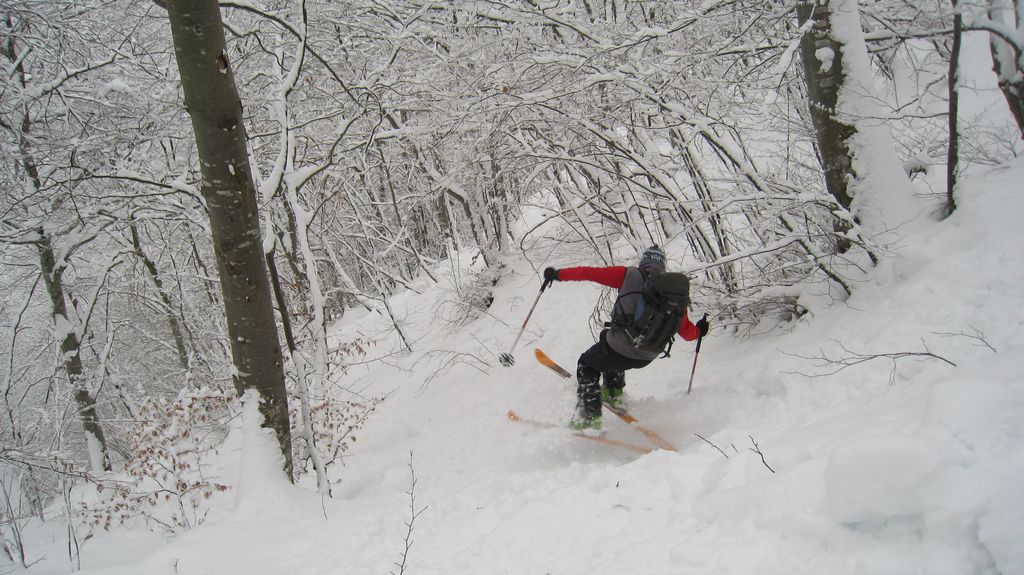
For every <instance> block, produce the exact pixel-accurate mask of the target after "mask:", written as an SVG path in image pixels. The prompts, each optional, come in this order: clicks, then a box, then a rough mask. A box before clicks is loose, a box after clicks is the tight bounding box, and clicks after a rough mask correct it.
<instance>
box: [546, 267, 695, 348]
mask: <svg viewBox="0 0 1024 575" xmlns="http://www.w3.org/2000/svg"><path fill="white" fill-rule="evenodd" d="M625 278H626V268H625V266H610V267H606V268H590V267H578V268H562V269H560V270H558V279H559V280H560V281H569V282H579V281H589V282H594V283H598V284H601V285H603V286H606V287H610V288H613V289H619V288H621V287H622V281H623V280H624V279H625ZM678 333H679V337H681V338H683V339H685V340H686V341H693V340H695V339H697V336H699V335H700V330H698V329H697V326H695V325H693V322H691V321H690V318H689V317H687V316H686V315H683V321H682V322H680V324H679V332H678Z"/></svg>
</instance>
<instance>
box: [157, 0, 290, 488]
mask: <svg viewBox="0 0 1024 575" xmlns="http://www.w3.org/2000/svg"><path fill="white" fill-rule="evenodd" d="M166 4H167V11H168V14H169V17H170V24H171V35H172V37H173V39H174V52H175V57H176V59H177V63H178V72H179V74H180V75H181V85H182V89H183V91H184V94H185V106H186V108H187V109H188V112H189V114H190V115H191V117H192V127H193V129H194V131H195V136H196V146H197V149H198V153H199V165H200V170H201V172H202V192H203V197H204V198H205V199H206V203H207V208H208V211H209V215H210V231H211V234H212V236H213V247H214V254H215V255H216V258H217V269H218V271H219V272H220V280H221V293H222V294H223V297H224V311H225V315H226V316H227V324H228V338H229V339H230V342H231V354H232V358H233V362H234V368H235V373H234V374H233V380H234V383H235V388H236V390H237V391H238V393H239V394H241V393H243V392H244V391H246V390H248V389H255V390H256V391H258V392H259V394H260V396H261V398H262V400H263V401H262V403H261V404H260V411H261V412H262V414H263V417H264V420H265V423H264V425H266V426H267V427H269V428H270V429H272V430H273V431H274V433H275V434H276V435H277V440H278V444H279V448H280V451H281V455H282V456H283V458H284V470H285V472H286V473H287V475H288V477H289V478H290V477H291V476H292V460H291V432H290V429H289V424H288V403H287V392H286V390H285V380H284V369H283V365H282V359H281V346H280V342H279V340H278V334H277V326H276V323H275V321H274V308H273V304H272V301H271V294H270V282H269V281H268V280H267V267H266V260H265V259H264V255H263V249H262V241H261V238H260V222H259V216H258V214H257V195H256V188H255V184H254V183H253V179H252V171H251V169H250V166H249V156H248V151H247V150H246V134H245V127H244V125H243V123H242V104H241V101H240V99H239V96H238V90H237V88H236V86H235V81H234V76H233V74H232V73H231V67H230V65H229V63H228V59H227V55H226V54H225V46H224V27H223V24H222V23H221V16H220V9H219V6H218V4H217V0H170V1H168V2H167V3H166Z"/></svg>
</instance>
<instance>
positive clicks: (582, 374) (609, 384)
mask: <svg viewBox="0 0 1024 575" xmlns="http://www.w3.org/2000/svg"><path fill="white" fill-rule="evenodd" d="M607 335H608V330H604V331H602V332H601V338H600V339H599V340H598V341H597V343H595V344H594V345H593V346H591V347H590V349H588V350H587V351H585V352H583V355H581V356H580V359H579V361H578V362H577V363H576V397H577V401H578V409H579V414H580V416H582V417H594V416H598V415H601V376H602V375H603V376H604V386H605V387H606V388H608V389H622V388H623V387H624V386H625V385H626V378H625V373H624V372H625V371H626V370H627V369H638V368H641V367H644V366H646V365H647V364H649V363H651V361H653V360H650V359H634V358H632V357H626V356H624V355H622V354H620V353H619V352H617V351H615V350H614V349H612V348H611V347H610V346H609V345H608V340H607Z"/></svg>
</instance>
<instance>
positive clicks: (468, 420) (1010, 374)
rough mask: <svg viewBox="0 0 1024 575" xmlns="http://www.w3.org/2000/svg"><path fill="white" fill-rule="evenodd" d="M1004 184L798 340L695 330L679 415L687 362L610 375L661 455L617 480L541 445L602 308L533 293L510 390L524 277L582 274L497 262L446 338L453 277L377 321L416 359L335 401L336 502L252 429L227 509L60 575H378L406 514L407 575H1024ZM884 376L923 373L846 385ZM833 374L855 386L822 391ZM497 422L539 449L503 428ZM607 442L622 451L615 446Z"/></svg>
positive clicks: (382, 370) (535, 263)
mask: <svg viewBox="0 0 1024 575" xmlns="http://www.w3.org/2000/svg"><path fill="white" fill-rule="evenodd" d="M1021 180H1024V162H1017V163H1016V164H1014V165H1012V166H1011V167H1008V168H1001V169H998V170H995V171H994V172H992V173H991V174H990V175H988V176H987V177H985V178H982V179H975V180H973V181H972V182H970V183H969V184H968V185H967V186H966V187H965V189H964V190H963V191H962V193H961V201H960V209H959V210H958V211H957V212H956V213H955V214H954V215H953V216H952V217H951V218H950V219H948V220H946V221H944V222H941V223H932V224H928V225H925V226H923V227H922V229H921V230H920V231H918V232H916V233H915V235H914V236H912V237H909V238H907V243H906V245H905V246H903V247H902V248H901V250H900V258H899V259H896V260H894V261H891V262H889V263H888V264H886V266H884V267H883V268H882V269H881V270H880V271H879V272H878V273H877V274H876V275H874V276H872V277H873V278H874V279H873V280H872V282H871V283H867V284H864V285H861V286H858V289H857V291H856V294H855V295H854V297H852V298H851V299H850V300H849V301H848V302H846V303H845V304H838V303H830V302H829V301H828V300H827V299H826V298H820V297H819V298H816V299H814V298H809V299H808V302H807V303H808V305H809V306H810V307H811V308H812V313H811V314H809V315H808V316H805V317H804V318H802V319H801V320H799V321H797V322H795V323H792V324H788V325H782V326H778V327H776V328H775V329H771V330H762V331H759V332H757V333H748V334H745V335H744V336H743V337H740V335H738V334H734V333H726V332H725V330H723V329H721V327H720V326H717V325H716V326H714V329H713V330H712V332H711V334H710V336H709V337H708V338H707V339H706V340H705V343H704V346H703V349H702V351H701V356H700V361H699V365H698V368H697V376H696V381H695V384H694V390H693V392H692V393H691V394H690V395H686V393H685V391H686V383H687V378H688V376H689V370H690V366H691V362H692V360H693V356H692V344H686V343H684V342H679V343H677V345H676V346H675V349H674V353H673V356H672V357H671V358H669V359H662V360H658V361H656V362H655V363H654V364H652V365H651V366H650V367H648V368H646V369H644V370H641V371H633V372H629V373H628V375H627V381H628V384H627V394H628V400H629V403H630V406H631V410H632V412H633V413H634V414H635V415H636V416H637V417H639V418H640V419H641V420H642V421H643V422H644V423H645V424H647V425H649V426H650V427H652V428H654V429H656V430H658V431H659V432H661V433H662V435H664V436H665V437H666V438H667V439H668V440H670V441H672V442H673V443H675V444H676V445H677V446H678V452H667V451H656V452H654V453H650V454H648V455H638V454H637V453H634V452H632V451H628V450H625V449H621V448H617V447H610V446H606V445H599V444H596V443H592V442H587V441H582V440H580V439H577V438H574V437H573V436H572V435H571V434H570V433H569V432H568V431H567V430H564V429H563V428H562V425H563V424H564V423H565V422H567V421H568V418H569V417H570V415H571V413H572V409H573V407H574V404H575V400H574V390H573V388H572V386H571V384H567V383H565V382H564V380H561V379H560V378H558V377H556V376H554V375H553V374H552V373H551V372H549V371H547V370H546V369H545V368H543V367H541V366H540V365H538V364H537V363H536V362H534V361H533V359H532V357H531V356H532V353H531V350H532V348H533V347H534V346H540V347H542V348H543V349H544V350H545V351H547V352H548V353H549V355H551V356H552V357H553V358H554V359H556V360H557V361H559V362H560V363H562V364H563V365H564V366H566V367H568V368H570V369H571V368H572V367H574V365H575V359H576V356H577V355H578V354H579V353H580V352H582V351H583V350H584V349H585V348H586V347H587V346H589V345H590V343H591V342H592V335H591V332H590V329H589V327H588V325H587V323H588V317H589V315H590V313H591V311H592V308H593V305H594V302H595V301H596V300H597V298H598V296H599V294H600V289H601V288H599V287H597V286H592V285H588V284H583V283H571V284H570V283H558V284H555V285H554V286H553V287H552V288H551V289H550V290H548V291H547V292H545V294H544V295H543V297H541V299H540V301H539V304H538V306H537V310H536V312H535V313H534V316H533V318H532V319H531V321H530V324H529V327H528V329H527V331H526V333H525V334H524V336H523V338H522V340H521V341H520V344H519V346H518V349H517V350H516V353H515V355H516V357H517V360H518V361H517V363H516V365H515V366H514V367H511V368H504V367H501V366H500V365H499V364H498V362H497V360H496V359H497V355H498V354H499V353H501V352H504V351H508V346H509V345H511V342H512V340H513V339H514V338H515V335H516V333H517V331H518V328H519V326H520V325H521V322H522V319H523V316H524V315H525V314H526V311H527V310H528V309H529V306H530V304H531V303H532V302H533V298H534V297H535V296H536V294H537V288H538V287H539V285H540V280H539V275H538V273H537V269H538V268H541V267H543V266H545V265H568V264H579V263H583V262H582V260H581V256H579V255H574V254H572V253H570V252H567V251H565V249H564V248H559V249H558V250H557V251H555V242H554V240H548V241H542V242H539V243H537V244H534V245H532V246H530V247H529V249H527V250H526V251H525V254H523V255H522V257H510V258H509V260H508V261H507V262H506V263H507V266H508V268H507V270H506V273H505V275H504V276H503V277H502V279H501V281H500V283H499V284H498V285H497V287H496V288H495V292H494V296H495V300H494V303H493V304H492V305H491V307H490V308H489V310H488V311H487V313H482V314H480V315H479V317H477V318H476V319H474V320H471V321H465V322H455V321H454V320H453V318H457V317H460V316H461V315H463V314H462V313H461V312H458V311H457V309H459V308H458V307H457V306H456V305H455V304H454V303H453V301H454V300H455V299H456V295H455V290H454V288H453V285H454V283H455V281H456V280H454V279H452V277H451V276H452V273H451V270H449V273H448V274H447V276H446V277H447V278H448V280H446V281H447V282H448V283H445V282H442V283H441V284H437V285H431V284H428V283H427V282H426V280H423V283H420V284H418V287H419V288H421V292H422V293H413V292H411V291H410V292H407V293H405V294H402V295H400V296H399V297H397V298H395V301H394V302H393V308H394V310H395V313H396V315H397V317H398V318H399V321H400V323H401V324H402V328H403V331H404V333H405V334H406V336H407V337H408V338H409V340H410V343H411V345H412V348H413V351H412V352H411V353H405V352H401V351H399V349H400V346H399V344H398V342H397V340H396V339H395V338H394V336H390V339H388V338H384V339H381V340H379V341H378V343H377V344H376V345H374V346H373V347H371V348H370V354H369V356H370V357H380V358H381V361H372V362H366V363H362V364H359V365H353V366H351V367H350V368H349V369H348V370H347V372H346V374H345V375H344V376H341V377H340V379H339V381H338V383H339V384H340V385H341V386H344V387H346V388H348V389H350V390H353V391H357V392H359V393H361V394H364V395H367V396H381V395H385V394H390V395H389V397H388V399H387V400H386V401H384V402H383V403H382V404H381V406H380V407H379V409H378V412H377V413H376V414H375V415H374V416H373V417H372V419H371V420H370V421H369V423H368V424H367V426H366V427H365V429H363V430H362V431H361V434H360V438H359V441H358V442H357V443H356V446H355V447H354V448H353V449H352V451H351V452H350V454H349V456H348V457H347V458H346V460H345V461H346V465H345V466H344V467H343V468H340V469H336V470H335V478H336V479H339V480H340V483H339V484H338V485H337V486H336V487H335V489H334V498H333V499H328V500H324V499H322V498H321V497H319V496H318V495H316V494H315V493H313V492H311V491H310V490H309V489H306V488H302V487H294V486H291V485H288V484H286V483H284V482H282V481H280V480H279V478H276V477H275V476H274V474H273V473H272V472H271V471H270V470H272V469H273V468H274V466H275V462H274V460H273V457H272V456H271V455H269V454H271V453H272V452H273V449H272V442H271V440H269V439H268V438H267V437H266V436H264V435H263V434H262V433H261V432H260V431H259V430H258V429H257V428H256V427H255V422H254V421H253V419H254V418H255V417H256V415H255V411H254V410H251V409H249V410H247V411H246V417H245V418H244V419H245V421H246V422H247V423H246V424H245V425H244V426H243V427H242V428H241V429H240V433H238V434H237V436H236V437H235V438H234V439H233V443H232V444H231V445H229V446H228V449H226V452H227V453H228V454H229V455H228V457H227V458H226V461H227V463H228V464H229V465H231V466H235V468H236V469H238V472H237V475H238V478H237V480H236V486H235V488H234V489H233V490H232V491H231V494H232V495H231V499H230V500H229V501H225V502H224V504H223V505H222V506H221V507H219V508H215V509H214V511H213V512H211V516H210V517H209V518H208V520H207V522H206V523H205V524H204V525H203V526H201V527H199V528H197V529H194V530H192V531H191V532H189V533H187V534H185V535H183V536H180V537H177V538H176V539H173V540H170V541H160V540H158V539H157V538H156V537H154V536H145V535H142V534H139V533H132V532H123V531H121V532H115V533H111V534H109V535H101V536H99V537H97V538H95V539H94V540H90V541H88V542H86V543H85V546H84V547H83V550H82V565H83V567H84V569H85V571H86V572H90V573H104V574H110V575H112V574H122V573H124V574H127V573H133V574H134V573H189V574H200V573H211V574H212V573H217V574H222V573H238V574H241V575H250V574H263V573H267V574H271V573H273V574H278V573H309V574H319V573H325V574H326V573H352V574H363V573H366V574H371V573H372V574H381V573H388V572H393V573H398V572H400V571H401V569H402V568H401V567H399V566H398V565H397V564H396V563H401V562H402V560H403V550H404V549H405V543H406V538H407V532H408V529H407V526H406V523H407V522H409V521H410V519H411V517H412V514H413V513H414V512H415V513H418V515H416V517H415V520H414V521H413V526H414V529H413V533H412V537H411V541H412V546H411V548H410V549H409V551H408V554H407V555H406V556H405V559H406V563H405V566H404V572H405V573H415V574H474V575H477V574H485V573H495V574H497V573H508V574H543V573H551V574H584V573H586V574H599V573H623V572H627V573H645V574H663V573H664V574H669V573H714V574H733V573H735V574H758V575H763V574H766V573H780V574H783V573H785V574H793V573H816V574H820V573H830V574H844V573H848V574H857V575H865V574H872V573H878V574H886V575H891V574H896V573H929V574H963V573H992V574H995V573H1001V574H1003V575H1012V574H1019V573H1024V544H1022V543H1021V541H1024V526H1022V525H1024V524H1022V523H1021V521H1020V518H1021V517H1024V490H1022V489H1021V487H1020V486H1021V479H1022V477H1024V450H1022V449H1021V447H1020V446H1021V444H1022V442H1024V377H1022V375H1024V353H1022V351H1024V330H1022V329H1021V323H1022V321H1024V290H1022V289H1021V286H1022V285H1024V263H1022V258H1021V257H1020V255H1019V249H1020V248H1019V246H1021V245H1022V244H1024V227H1022V226H1021V225H1020V224H1019V221H1018V220H1019V217H1020V214H1021V213H1024V197H1022V196H1021V194H1020V193H1019V182H1020V181H1021ZM552 253H558V254H559V255H558V257H555V256H552V255H551V254H552ZM463 273H464V272H463ZM699 303H700V302H697V309H696V310H695V311H696V312H697V313H702V312H704V311H708V312H710V313H711V314H714V312H715V310H703V309H700V307H699ZM389 321H390V320H385V319H384V318H382V317H380V316H378V315H374V314H363V315H362V316H361V317H360V316H358V315H357V314H354V313H353V314H350V315H348V316H346V317H345V318H344V319H343V320H342V321H341V322H340V323H339V325H338V326H336V328H337V329H336V338H337V339H338V341H339V342H344V341H351V340H352V339H354V338H356V337H366V338H370V339H374V338H377V336H378V335H379V334H382V333H385V331H386V328H387V327H388V325H389ZM904 352H907V353H912V354H921V353H925V352H927V353H931V354H934V356H937V357H931V356H923V355H907V356H894V357H878V358H874V359H869V360H867V361H863V362H860V363H857V362H856V359H857V357H858V356H871V355H884V354H903V353H904ZM823 356H828V357H830V358H832V359H833V362H831V363H823V362H822V361H820V359H815V358H820V357H823ZM366 359H369V358H366ZM843 360H852V361H853V362H854V363H855V365H850V366H849V367H846V368H845V369H842V370H838V368H839V367H841V365H838V364H837V363H835V362H837V361H843ZM951 363H952V364H956V365H955V366H954V365H951ZM833 372H834V373H833ZM510 408H512V409H515V410H517V411H518V412H520V413H521V414H523V415H524V416H527V417H530V418H531V419H536V420H541V421H545V422H550V423H553V424H557V425H558V426H559V427H557V428H553V429H538V428H534V427H530V426H526V425H522V424H517V423H513V422H510V421H508V420H507V419H506V418H505V414H506V412H507V410H508V409H510ZM605 429H606V431H607V434H608V436H609V437H613V438H616V439H620V440H623V441H629V442H632V443H642V442H643V437H642V436H641V435H639V434H638V433H637V432H636V431H635V430H633V429H629V428H627V427H626V426H624V425H622V424H621V422H619V421H618V420H614V419H612V418H609V417H606V422H605ZM755 443H756V449H757V450H759V451H760V453H756V452H755V451H754V449H755ZM243 445H244V448H243ZM413 471H414V472H415V479H416V483H415V487H414V488H413V483H412V474H413ZM263 475H266V477H263ZM410 491H411V492H412V494H413V495H414V500H413V499H411V498H410ZM33 537H35V540H34V544H35V545H36V548H37V549H38V548H40V546H45V545H47V544H50V545H52V549H53V551H52V554H51V555H48V557H47V558H46V559H45V560H44V561H42V562H41V563H39V564H37V565H36V567H35V568H34V569H33V572H47V571H53V572H61V571H64V570H66V560H62V559H61V557H60V550H59V549H60V545H61V544H62V540H61V536H60V534H59V533H53V534H50V535H46V534H45V532H44V530H42V529H37V530H36V531H35V532H34V533H33ZM44 537H49V538H50V540H49V541H44V540H43V538H44Z"/></svg>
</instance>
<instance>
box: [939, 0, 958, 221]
mask: <svg viewBox="0 0 1024 575" xmlns="http://www.w3.org/2000/svg"><path fill="white" fill-rule="evenodd" d="M952 1H953V11H954V14H953V48H952V50H951V52H950V54H949V78H948V81H949V148H948V149H947V153H946V207H945V208H944V210H943V212H944V215H946V216H949V215H951V214H952V213H953V211H954V210H956V198H955V196H954V193H955V192H956V176H957V173H956V172H957V168H958V165H959V163H960V134H959V133H958V129H957V120H958V116H959V113H960V86H959V80H958V77H957V76H959V74H960V68H959V64H960V41H961V39H962V37H963V16H962V15H961V14H960V12H959V11H958V10H957V3H958V2H957V0H952Z"/></svg>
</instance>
